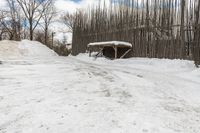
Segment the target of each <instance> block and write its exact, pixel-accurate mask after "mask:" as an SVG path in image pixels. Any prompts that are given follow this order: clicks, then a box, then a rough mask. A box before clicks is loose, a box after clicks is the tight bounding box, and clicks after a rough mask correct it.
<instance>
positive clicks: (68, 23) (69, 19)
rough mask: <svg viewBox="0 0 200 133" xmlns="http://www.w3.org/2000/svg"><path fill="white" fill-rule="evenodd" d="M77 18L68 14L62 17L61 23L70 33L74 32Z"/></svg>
mask: <svg viewBox="0 0 200 133" xmlns="http://www.w3.org/2000/svg"><path fill="white" fill-rule="evenodd" d="M75 17H76V15H74V14H70V13H68V12H67V13H65V14H64V15H62V16H61V21H62V22H63V23H64V24H65V25H66V26H67V27H68V28H69V32H72V31H73V24H74V21H75Z"/></svg>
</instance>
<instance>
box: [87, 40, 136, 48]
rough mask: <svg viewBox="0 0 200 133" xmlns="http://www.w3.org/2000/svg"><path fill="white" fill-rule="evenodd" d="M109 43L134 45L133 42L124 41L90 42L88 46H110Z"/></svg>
mask: <svg viewBox="0 0 200 133" xmlns="http://www.w3.org/2000/svg"><path fill="white" fill-rule="evenodd" d="M108 45H114V46H119V45H120V46H127V47H132V44H130V43H128V42H123V41H108V42H93V43H89V44H88V46H108Z"/></svg>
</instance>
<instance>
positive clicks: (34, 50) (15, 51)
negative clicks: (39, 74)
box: [0, 40, 57, 58]
mask: <svg viewBox="0 0 200 133" xmlns="http://www.w3.org/2000/svg"><path fill="white" fill-rule="evenodd" d="M55 55H57V54H56V53H55V52H54V51H52V50H50V49H49V48H47V47H46V46H45V45H43V44H41V43H40V42H36V41H29V40H23V41H21V42H16V41H8V40H5V41H1V42H0V57H1V58H10V57H24V56H25V57H27V56H43V57H46V56H55Z"/></svg>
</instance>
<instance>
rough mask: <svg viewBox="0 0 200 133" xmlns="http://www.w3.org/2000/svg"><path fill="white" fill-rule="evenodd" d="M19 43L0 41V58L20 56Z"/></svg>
mask: <svg viewBox="0 0 200 133" xmlns="http://www.w3.org/2000/svg"><path fill="white" fill-rule="evenodd" d="M18 45H19V42H16V41H7V40H4V41H1V42H0V57H16V56H20V54H21V53H20V51H19V49H18Z"/></svg>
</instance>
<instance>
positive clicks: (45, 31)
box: [0, 0, 70, 55]
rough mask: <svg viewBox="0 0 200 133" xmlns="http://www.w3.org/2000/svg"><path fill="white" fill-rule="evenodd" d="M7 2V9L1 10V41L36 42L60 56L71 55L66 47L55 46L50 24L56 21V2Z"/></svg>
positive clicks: (32, 0)
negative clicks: (25, 40)
mask: <svg viewBox="0 0 200 133" xmlns="http://www.w3.org/2000/svg"><path fill="white" fill-rule="evenodd" d="M5 1H6V4H7V5H6V7H4V8H3V7H1V9H0V40H5V39H6V40H15V41H20V40H22V39H29V40H36V41H40V42H41V43H43V44H45V45H46V46H48V47H49V48H51V49H54V50H55V51H56V52H57V53H58V54H60V55H66V53H67V55H68V54H69V52H70V51H67V48H64V46H61V45H53V43H54V40H53V39H52V38H53V36H52V33H53V31H51V30H50V24H51V23H52V22H53V21H56V20H55V18H56V15H57V12H56V10H55V7H54V0H5ZM67 15H68V14H66V15H64V16H67ZM65 46H66V45H65ZM66 51H67V52H66ZM63 52H65V53H64V54H63Z"/></svg>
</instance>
